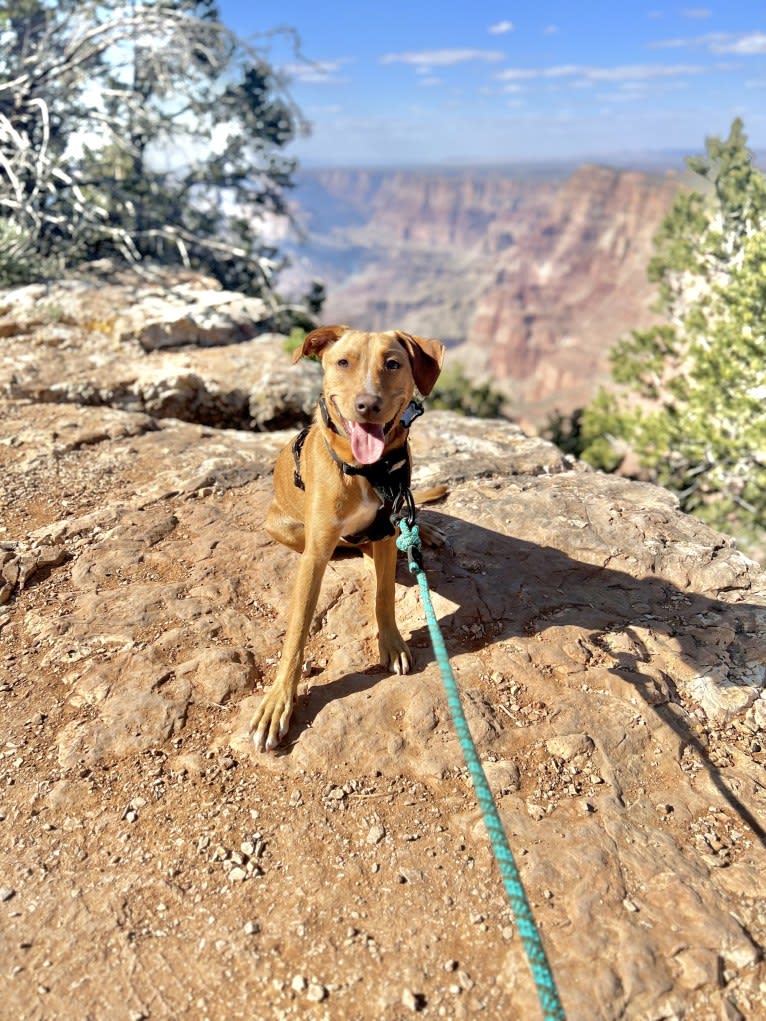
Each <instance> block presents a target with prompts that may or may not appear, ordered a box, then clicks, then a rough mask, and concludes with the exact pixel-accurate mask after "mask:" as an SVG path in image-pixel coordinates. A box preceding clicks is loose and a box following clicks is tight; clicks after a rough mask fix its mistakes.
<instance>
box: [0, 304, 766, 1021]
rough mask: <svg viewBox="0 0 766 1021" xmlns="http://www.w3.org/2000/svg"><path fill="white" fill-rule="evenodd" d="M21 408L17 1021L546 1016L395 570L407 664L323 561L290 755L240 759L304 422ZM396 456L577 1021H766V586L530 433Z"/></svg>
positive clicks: (11, 751) (516, 846) (727, 546)
mask: <svg viewBox="0 0 766 1021" xmlns="http://www.w3.org/2000/svg"><path fill="white" fill-rule="evenodd" d="M6 315H8V313H7V312H6ZM36 329H37V328H36ZM72 336H74V334H72ZM105 336H106V334H105ZM37 337H38V333H36V332H35V330H30V332H29V333H28V334H27V338H28V340H29V341H30V346H29V347H28V352H29V353H30V354H29V360H28V362H26V363H25V364H24V366H23V368H24V372H26V373H27V376H26V378H27V379H31V378H33V376H34V372H33V368H35V367H36V368H37V370H38V372H39V374H40V376H41V377H42V376H44V375H45V374H46V373H47V372H48V371H49V366H48V365H47V360H48V358H49V356H50V353H51V352H50V349H49V348H48V347H46V346H45V345H37V343H36V338H37ZM110 337H111V340H110V341H109V342H110V343H113V342H114V337H113V336H112V335H110ZM70 339H71V338H70ZM18 340H19V338H18V337H15V336H6V337H4V338H2V339H0V353H1V354H0V357H2V358H3V359H4V362H3V363H4V364H5V365H6V366H7V365H8V364H9V362H10V361H11V358H10V356H8V352H9V351H11V350H12V351H14V352H16V353H17V354H18V353H20V352H21V348H16V347H14V345H16V344H17V343H18ZM72 342H73V341H72ZM261 342H262V338H261V337H256V338H253V339H251V340H249V341H247V340H246V341H243V342H241V343H240V344H239V345H238V348H239V349H241V351H242V352H246V353H248V354H249V355H251V356H252V357H253V358H256V357H257V356H256V355H255V354H254V352H255V351H256V348H255V347H254V346H253V345H258V344H260V343H261ZM120 343H122V342H120ZM128 350H129V354H128V360H130V359H132V358H133V357H134V353H135V348H132V347H129V349H128ZM209 350H216V349H214V348H211V349H209ZM223 350H225V349H223ZM276 350H277V348H276V347H275V351H276ZM279 351H280V352H281V348H279ZM185 353H186V355H188V356H189V357H190V358H191V357H196V356H197V355H201V354H202V353H203V352H201V351H200V352H195V351H194V350H191V349H185ZM235 353H236V352H234V351H230V352H228V355H229V356H230V357H232V358H233V357H234V355H235ZM82 354H83V352H82V350H81V349H80V350H78V349H77V348H76V347H75V349H74V350H73V351H72V352H71V356H72V358H73V360H74V364H75V366H76V365H78V364H80V363H78V362H77V358H79V357H81V356H82ZM168 354H169V352H153V353H151V354H148V353H145V354H144V355H143V357H144V358H150V357H154V356H155V355H162V356H163V357H166V356H167V355H168ZM135 357H136V358H137V359H138V357H139V356H138V355H137V354H136V355H135ZM61 364H64V363H63V362H62V363H61ZM273 366H274V368H273V371H274V372H282V373H284V374H285V378H286V379H288V380H290V379H292V378H296V379H301V378H302V377H301V375H300V371H299V370H295V375H293V372H294V370H290V369H288V359H287V356H286V355H285V354H284V353H283V352H281V353H280V354H279V356H277V355H276V354H275V356H274V363H273ZM86 369H87V367H86V366H85V367H83V374H82V376H78V378H79V379H83V380H84V379H86V378H87V372H88V371H91V369H87V371H86ZM118 369H119V359H118V358H117V357H115V360H114V363H113V365H112V367H111V368H110V369H109V372H110V374H115V373H116V372H117V371H118ZM78 371H79V370H78ZM93 371H95V370H93ZM244 371H245V370H243V372H242V373H241V374H240V375H244ZM252 372H253V377H252V378H253V379H254V380H255V376H256V375H257V372H256V367H253V368H252ZM126 375H127V367H126ZM221 378H222V379H223V380H224V381H225V377H223V376H222V377H221ZM48 379H49V380H50V381H52V380H53V375H52V374H51V376H50V377H48ZM235 382H237V383H239V382H240V380H239V379H238V380H236V381H235ZM46 385H48V384H47V383H46ZM11 393H12V394H13V393H14V392H13V391H12V392H11ZM15 393H16V395H15V396H14V395H12V396H10V397H8V398H7V399H5V400H2V401H0V423H2V424H1V425H0V707H1V708H2V719H3V731H2V737H0V834H2V836H3V839H2V840H1V841H0V918H1V920H2V925H1V926H0V951H1V952H0V958H1V959H2V973H3V978H4V983H5V984H4V1001H5V1002H4V1010H5V1011H6V1012H7V1014H8V1016H9V1017H19V1018H27V1017H28V1018H33V1017H39V1018H54V1017H88V1016H93V1017H99V1018H101V1017H125V1018H135V1019H138V1018H150V1019H152V1021H154V1019H168V1021H169V1019H176V1018H181V1017H200V1018H202V1017H207V1018H210V1019H211V1021H230V1019H232V1018H237V1017H259V1018H260V1017H263V1018H277V1019H282V1018H284V1019H289V1018H304V1017H316V1018H355V1019H356V1018H358V1019H360V1021H379V1019H380V1018H391V1019H400V1018H404V1017H409V1016H410V1015H411V1014H412V1013H413V1012H416V1013H419V1014H422V1016H423V1017H448V1018H455V1019H469V1018H474V1017H477V1016H478V1017H481V1016H485V1017H488V1018H498V1019H499V1018H507V1017H520V1018H525V1019H526V1018H529V1019H534V1018H536V1017H538V1016H540V1015H539V1010H538V1006H537V1002H536V997H535V993H534V990H533V987H532V985H531V978H530V974H529V970H528V968H527V965H526V962H525V959H524V955H523V952H522V947H521V941H520V939H519V936H518V932H517V930H516V927H515V924H514V920H513V918H512V916H511V913H510V909H509V907H508V905H507V902H506V900H505V898H504V894H503V891H502V888H501V885H500V882H499V879H498V875H497V870H496V867H495V865H494V863H493V862H492V859H491V856H490V852H489V850H488V845H487V840H486V837H485V834H484V831H483V826H482V823H481V821H480V818H479V815H478V810H477V808H476V803H475V800H474V797H473V794H472V791H471V789H470V785H469V783H468V780H467V774H466V772H465V769H464V767H463V764H462V758H461V753H460V750H459V747H458V744H457V742H456V739H455V737H454V734H453V731H452V727H451V724H450V720H449V716H448V711H447V706H446V702H445V698H444V695H443V692H442V686H441V681H440V678H439V676H438V672H437V669H436V665H435V663H434V657H433V653H432V651H431V649H430V645H429V642H428V639H427V633H426V628H425V624H424V621H423V618H422V613H421V609H420V605H419V597H418V591H417V586H415V585H414V584H413V582H412V579H411V578H410V576H409V575H408V573H407V571H406V569H405V566H404V565H403V564H402V565H400V572H399V578H398V586H397V602H398V616H399V621H400V625H401V627H402V630H403V631H404V632H405V633H406V634H408V635H409V636H410V642H411V645H412V647H413V650H414V653H415V670H414V673H413V674H412V675H410V676H408V677H390V676H387V675H386V674H385V673H383V672H382V671H381V670H380V669H379V668H378V667H377V666H376V663H375V658H374V657H375V649H376V642H375V634H374V614H373V607H372V601H371V592H370V578H369V573H368V570H367V568H366V567H365V565H364V563H363V561H362V560H361V558H359V557H356V556H346V557H341V558H338V559H337V560H335V561H333V563H332V564H331V565H330V568H329V569H328V571H327V574H326V577H325V580H324V584H323V587H322V592H321V596H320V602H319V606H318V611H317V617H316V624H315V627H314V628H313V629H312V635H311V638H310V641H309V645H308V648H307V654H306V669H305V683H304V685H303V688H302V691H301V693H300V697H299V703H298V707H297V713H296V718H295V722H294V725H293V727H292V729H291V731H290V735H289V739H288V742H287V744H286V745H285V747H284V748H283V749H282V750H281V751H280V752H279V753H278V754H276V755H272V756H265V755H256V754H255V753H254V752H253V751H252V748H251V745H250V742H249V740H248V736H247V733H246V728H247V721H248V718H249V716H250V714H251V712H252V710H253V707H254V706H255V704H256V702H257V699H258V698H260V697H261V693H262V691H263V690H264V688H265V686H266V685H267V684H268V683H269V682H270V680H271V678H272V677H273V675H274V669H275V664H276V660H277V657H278V655H279V649H280V644H281V640H282V636H283V633H284V627H285V608H286V605H287V598H288V593H289V589H290V585H291V579H292V575H293V573H294V570H295V566H296V561H297V558H296V556H295V554H293V553H291V552H290V551H288V550H286V549H283V548H282V547H279V546H277V545H275V544H274V543H273V542H272V541H271V540H270V539H269V537H268V536H267V535H266V533H265V532H264V531H263V528H262V524H263V520H264V517H265V513H266V509H267V506H268V501H269V497H270V490H271V478H270V475H271V466H272V464H273V460H274V456H275V453H276V451H277V450H278V449H279V447H280V446H281V444H282V443H284V442H285V441H286V440H287V439H288V438H289V437H290V436H291V435H292V433H291V432H290V431H282V432H275V433H270V432H269V433H267V432H260V433H256V432H253V431H250V430H240V429H232V428H225V429H220V428H214V427H213V426H212V425H210V424H209V423H203V424H201V423H199V422H194V421H181V420H180V416H174V417H161V416H158V415H156V414H149V413H147V412H146V411H145V410H125V409H124V407H122V408H121V407H109V406H106V405H101V406H94V404H92V403H79V404H76V403H62V402H61V399H60V396H58V395H57V396H55V397H53V398H51V397H50V396H49V395H48V393H47V391H43V390H41V391H40V392H39V393H33V392H32V391H30V390H25V391H24V394H25V396H20V395H18V392H15ZM33 398H34V399H33ZM42 398H47V400H43V399H42ZM412 442H413V449H414V458H415V463H416V480H415V481H416V488H417V487H418V486H426V485H432V484H433V483H434V482H437V481H438V482H444V483H446V484H447V485H448V486H449V494H448V496H447V497H446V499H445V500H444V501H443V502H442V503H441V504H439V505H437V506H430V507H428V508H425V509H424V510H423V511H422V518H423V520H424V521H428V522H430V523H431V524H434V525H436V526H437V527H438V528H439V529H440V530H441V531H442V532H443V533H444V534H445V535H446V537H447V544H446V545H445V546H444V547H443V548H440V549H428V550H426V552H425V557H426V565H427V569H428V576H429V580H430V583H431V586H432V590H433V599H434V605H435V607H436V611H437V615H438V617H439V619H440V622H441V626H442V628H443V630H444V634H445V638H446V642H447V645H448V647H449V651H450V654H451V657H452V662H453V666H454V669H455V673H456V676H457V679H458V682H459V685H460V688H461V691H462V694H463V699H464V703H465V708H466V713H467V716H468V719H469V722H470V725H471V729H472V732H473V735H474V738H475V740H476V743H477V746H478V748H479V752H480V755H481V758H482V760H483V762H484V764H485V768H486V772H487V775H488V778H489V780H490V783H491V785H492V787H493V790H494V791H495V793H496V797H497V799H498V806H499V809H500V813H501V816H502V818H503V821H504V823H505V826H506V829H507V833H508V837H509V840H510V844H511V846H512V848H513V850H514V853H515V855H516V858H517V862H518V865H519V868H520V871H521V874H522V878H523V881H524V884H525V887H526V890H527V894H528V896H529V899H530V902H531V904H532V906H533V910H534V913H535V916H536V918H537V921H538V924H539V925H540V928H541V931H542V935H543V939H544V942H545V945H546V949H547V951H548V955H549V958H550V960H551V964H552V966H553V969H554V972H555V975H556V979H557V982H558V985H559V989H560V992H561V996H562V1000H563V1003H564V1006H565V1009H566V1013H567V1017H568V1018H569V1021H594V1019H595V1021H617V1019H628V1021H650V1019H656V1021H660V1019H669V1018H679V1019H680V1018H683V1019H684V1021H718V1019H720V1018H732V1017H743V1018H747V1019H758V1018H761V1017H764V1016H766V993H765V992H764V990H765V989H766V964H765V963H764V961H763V957H762V948H763V946H764V942H765V941H766V901H764V897H763V875H764V869H765V868H766V846H765V841H766V834H765V832H764V827H765V826H766V795H765V792H766V788H765V786H764V781H763V775H764V774H763V766H764V761H766V749H765V748H764V733H763V731H764V723H765V722H766V578H764V575H763V573H762V572H761V571H760V569H759V568H758V566H757V565H756V564H755V563H753V562H752V561H749V560H747V559H746V558H745V557H744V556H743V555H742V554H741V553H739V552H738V551H737V550H736V549H735V548H734V547H733V545H732V544H731V542H730V541H729V540H727V539H725V538H724V537H722V536H721V535H719V534H717V533H715V532H713V531H711V530H710V529H708V528H707V527H705V526H704V525H702V524H700V523H699V522H698V521H696V520H694V519H692V518H689V517H687V516H685V515H683V514H681V513H679V511H678V510H677V508H676V505H675V502H674V499H673V498H672V497H671V496H670V495H669V494H668V493H667V492H665V491H663V490H661V489H658V488H655V487H652V486H649V485H645V484H640V483H631V482H627V481H625V480H621V479H618V478H614V477H608V476H602V475H600V474H598V473H595V472H592V471H589V470H586V469H585V468H584V467H583V466H581V465H579V464H576V463H572V462H571V461H570V460H569V459H567V458H566V457H564V456H563V455H562V454H561V453H560V452H559V451H558V450H557V449H556V448H555V447H553V446H551V445H550V444H547V443H545V442H543V441H541V440H539V439H530V438H528V437H527V436H525V435H524V434H523V433H522V432H521V431H520V430H519V429H518V428H517V427H516V426H513V425H511V424H508V423H504V422H483V421H475V420H467V419H460V418H458V417H456V416H453V415H451V414H448V413H443V412H429V413H428V414H427V415H426V416H425V417H424V418H422V419H419V420H418V422H417V423H415V425H414V426H413V429H412ZM94 959H95V960H98V961H99V965H100V966H99V968H98V969H94V968H93V961H94ZM107 971H108V974H109V981H108V982H104V980H103V975H104V973H106V972H107Z"/></svg>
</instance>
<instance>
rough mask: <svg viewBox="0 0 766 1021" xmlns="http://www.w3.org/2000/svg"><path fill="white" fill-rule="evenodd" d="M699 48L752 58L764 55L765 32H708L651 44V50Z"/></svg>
mask: <svg viewBox="0 0 766 1021" xmlns="http://www.w3.org/2000/svg"><path fill="white" fill-rule="evenodd" d="M694 46H701V47H703V48H704V49H707V50H709V51H710V52H711V53H736V54H738V55H740V56H753V55H758V54H763V53H766V32H745V33H740V34H738V35H737V34H735V33H733V32H708V33H707V34H706V35H696V36H689V37H687V38H680V39H661V40H659V41H658V42H656V43H652V47H653V49H657V50H663V49H665V50H669V49H681V48H682V47H694Z"/></svg>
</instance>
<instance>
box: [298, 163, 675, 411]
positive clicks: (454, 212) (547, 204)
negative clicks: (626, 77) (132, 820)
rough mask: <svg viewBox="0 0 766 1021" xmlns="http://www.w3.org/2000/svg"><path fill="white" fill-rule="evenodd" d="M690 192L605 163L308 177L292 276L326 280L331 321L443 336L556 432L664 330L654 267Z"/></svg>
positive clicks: (512, 401) (471, 367)
mask: <svg viewBox="0 0 766 1021" xmlns="http://www.w3.org/2000/svg"><path fill="white" fill-rule="evenodd" d="M679 183H680V182H679V176H678V175H677V174H673V173H667V174H662V175H658V174H648V173H641V172H635V171H620V170H612V169H609V168H607V167H598V166H583V167H581V168H579V169H578V170H576V171H574V172H573V173H571V174H570V175H569V176H567V177H558V178H557V177H551V176H548V177H545V176H542V177H533V176H521V175H514V174H511V173H510V172H508V173H505V172H502V171H499V170H498V171H492V172H490V171H483V172H480V171H475V172H465V173H462V172H461V173H451V174H450V173H444V174H437V173H435V172H430V173H427V172H419V171H386V172H384V171H377V172H376V171H359V170H348V171H346V170H321V171H314V172H308V173H304V175H303V178H302V183H301V185H300V187H299V190H298V198H299V201H300V203H301V207H302V215H303V216H304V217H305V222H306V225H307V229H308V241H307V243H306V244H305V246H303V248H302V249H300V250H299V251H298V252H297V261H298V265H297V267H296V268H295V269H294V270H293V276H292V279H293V281H296V280H297V279H299V278H303V279H304V280H305V277H306V276H308V275H313V276H316V277H319V278H320V279H323V280H324V281H325V282H326V284H327V288H328V300H327V303H326V305H325V311H324V318H325V320H326V321H339V322H347V323H351V324H354V325H357V324H358V325H360V326H363V327H365V328H368V329H386V328H390V327H392V326H396V327H399V328H403V329H407V330H410V331H411V332H413V333H421V334H425V335H429V336H436V337H440V338H441V339H442V340H444V341H446V342H447V344H448V345H450V347H452V348H453V349H454V350H453V352H452V357H453V358H454V359H455V360H459V361H460V362H461V363H463V364H464V365H465V367H466V369H467V370H468V371H469V373H473V374H475V375H477V376H481V375H484V376H488V375H489V376H491V377H492V378H493V379H494V381H495V382H496V384H497V385H498V386H499V387H500V388H501V389H503V390H505V391H506V392H507V393H508V395H509V407H510V410H511V412H512V413H513V414H514V415H517V416H519V417H522V418H524V419H525V420H527V421H528V422H532V423H536V424H541V423H542V422H544V421H545V420H546V418H547V417H548V416H549V415H550V413H551V412H552V411H553V410H554V409H559V410H561V411H570V410H572V409H574V408H576V407H579V406H581V405H582V404H583V403H584V401H586V400H587V399H588V398H589V397H590V396H591V395H592V394H593V392H594V391H595V388H596V387H597V385H598V384H599V383H600V382H604V381H606V380H607V379H608V376H609V363H608V354H609V350H610V348H611V346H612V345H613V344H614V342H615V341H616V340H617V339H618V338H619V337H620V336H621V335H622V334H623V333H625V332H626V331H627V330H629V329H631V328H634V327H642V326H647V325H648V324H649V323H650V322H652V321H653V319H654V317H653V313H652V310H651V308H652V303H653V300H654V288H653V287H652V285H650V284H649V282H648V281H647V277H646V268H647V264H648V261H649V258H650V255H651V251H652V238H653V236H654V234H655V232H656V230H657V228H658V227H659V224H660V222H661V221H662V218H663V217H664V215H665V213H666V212H667V211H668V209H669V207H670V204H671V202H672V199H673V196H674V194H675V193H676V191H677V189H678V187H679Z"/></svg>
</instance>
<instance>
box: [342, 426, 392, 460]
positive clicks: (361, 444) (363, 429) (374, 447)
mask: <svg viewBox="0 0 766 1021" xmlns="http://www.w3.org/2000/svg"><path fill="white" fill-rule="evenodd" d="M346 424H347V426H348V428H349V432H350V439H351V452H352V454H353V455H354V457H355V458H356V460H357V461H360V462H361V463H362V464H373V463H374V462H375V461H378V460H380V457H381V455H382V453H383V447H384V446H385V445H386V441H385V439H384V436H383V426H382V425H372V424H370V423H369V422H347V423H346Z"/></svg>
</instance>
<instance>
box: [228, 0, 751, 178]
mask: <svg viewBox="0 0 766 1021" xmlns="http://www.w3.org/2000/svg"><path fill="white" fill-rule="evenodd" d="M219 4H220V9H221V14H222V19H223V21H224V22H225V23H226V24H227V25H228V26H230V27H231V28H233V29H235V30H236V31H238V32H239V33H240V34H241V35H244V36H246V37H249V36H251V35H254V34H255V33H260V32H264V31H267V30H269V29H275V28H278V27H280V26H291V27H293V28H294V29H296V30H297V32H298V34H299V36H300V39H301V45H302V50H303V53H304V55H305V57H306V58H309V60H310V61H313V63H301V62H300V61H298V60H296V58H295V55H294V54H293V53H292V52H291V49H290V46H289V45H288V44H287V41H286V40H285V39H284V37H279V36H277V37H274V39H273V41H272V42H271V43H270V57H271V59H272V61H273V62H275V63H276V64H277V65H278V66H279V67H282V68H284V69H286V70H287V71H288V72H289V74H290V79H291V83H290V92H291V95H292V96H293V98H294V99H295V100H296V102H297V103H298V105H299V106H300V108H301V109H302V110H303V112H304V114H305V115H306V117H307V118H308V119H309V121H310V122H311V124H312V133H311V136H310V137H309V138H307V139H302V140H301V141H299V142H298V143H296V145H295V153H296V155H298V156H299V158H300V159H301V161H302V162H303V163H304V164H305V165H311V164H330V165H344V166H345V165H368V166H379V165H391V164H399V165H413V164H450V163H469V164H475V163H498V162H501V163H502V162H514V161H537V160H544V161H547V160H558V159H566V160H570V159H586V158H602V159H608V158H609V157H612V158H615V157H622V158H626V157H627V158H630V157H631V155H633V154H635V155H636V156H637V157H640V156H643V155H644V154H646V153H653V152H657V151H664V150H672V151H681V152H696V151H700V150H701V149H702V147H703V142H704V138H705V136H706V135H709V134H719V135H720V134H725V133H726V132H727V130H728V127H729V125H730V123H731V120H732V118H733V117H735V116H737V115H738V116H741V117H743V119H744V121H745V130H746V131H747V133H748V136H749V138H750V143H751V145H752V146H753V147H754V148H759V149H764V148H766V2H764V0H758V2H755V0H717V2H716V3H711V4H710V5H703V4H699V5H697V4H696V3H694V0H691V2H690V3H688V4H684V3H683V2H681V3H678V4H675V3H664V2H661V0H657V2H653V0H647V2H646V3H636V2H633V0H612V2H609V3H607V2H604V0H579V2H575V0H567V2H564V0H561V2H549V0H542V2H538V3H530V2H529V0H525V2H524V3H521V2H518V0H517V2H507V3H503V2H498V3H496V2H494V0H492V2H484V0H479V2H474V3H471V2H457V0H442V2H441V3H440V4H436V3H433V4H431V3H422V2H418V0H410V2H404V0H387V2H385V3H379V4H375V5H372V4H369V3H366V2H363V0H354V2H351V0H340V2H329V0H325V2H324V3H320V2H318V0H310V2H309V0H283V2H279V3H277V2H276V0H262V2H260V3H258V4H253V3H252V0H219Z"/></svg>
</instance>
